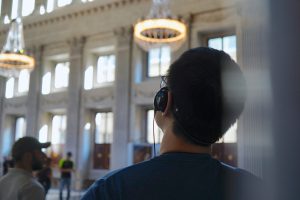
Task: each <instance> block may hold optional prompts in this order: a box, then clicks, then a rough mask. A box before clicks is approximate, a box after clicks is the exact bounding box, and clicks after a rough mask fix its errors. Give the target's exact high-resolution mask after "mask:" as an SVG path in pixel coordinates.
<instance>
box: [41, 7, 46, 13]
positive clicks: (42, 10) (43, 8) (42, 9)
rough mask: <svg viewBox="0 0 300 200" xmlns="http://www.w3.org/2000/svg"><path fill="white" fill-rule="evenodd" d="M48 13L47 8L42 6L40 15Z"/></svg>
mask: <svg viewBox="0 0 300 200" xmlns="http://www.w3.org/2000/svg"><path fill="white" fill-rule="evenodd" d="M45 13H46V9H45V6H44V5H41V6H40V14H41V15H43V14H45Z"/></svg>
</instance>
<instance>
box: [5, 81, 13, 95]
mask: <svg viewBox="0 0 300 200" xmlns="http://www.w3.org/2000/svg"><path fill="white" fill-rule="evenodd" d="M14 86H15V79H14V78H9V79H8V80H7V81H6V89H5V97H6V98H12V97H13V96H14Z"/></svg>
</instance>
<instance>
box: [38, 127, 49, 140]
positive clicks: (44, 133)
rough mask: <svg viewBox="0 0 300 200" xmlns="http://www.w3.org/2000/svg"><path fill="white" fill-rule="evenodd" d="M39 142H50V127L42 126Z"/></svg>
mask: <svg viewBox="0 0 300 200" xmlns="http://www.w3.org/2000/svg"><path fill="white" fill-rule="evenodd" d="M39 141H40V142H42V143H44V142H47V141H48V125H44V126H42V128H41V129H40V131H39Z"/></svg>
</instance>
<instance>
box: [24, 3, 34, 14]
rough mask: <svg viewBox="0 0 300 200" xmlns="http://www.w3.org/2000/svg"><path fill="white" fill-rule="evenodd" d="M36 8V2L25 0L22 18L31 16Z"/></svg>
mask: <svg viewBox="0 0 300 200" xmlns="http://www.w3.org/2000/svg"><path fill="white" fill-rule="evenodd" d="M34 6H35V0H23V3H22V16H28V15H30V14H31V13H32V12H33V10H34Z"/></svg>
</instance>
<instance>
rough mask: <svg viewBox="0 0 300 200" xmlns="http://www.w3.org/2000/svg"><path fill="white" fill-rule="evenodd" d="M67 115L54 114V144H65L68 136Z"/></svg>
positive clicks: (52, 136) (52, 140)
mask: <svg viewBox="0 0 300 200" xmlns="http://www.w3.org/2000/svg"><path fill="white" fill-rule="evenodd" d="M66 125H67V117H66V116H65V115H54V117H53V119H52V133H51V142H52V144H64V143H65V139H66V138H65V136H66Z"/></svg>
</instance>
